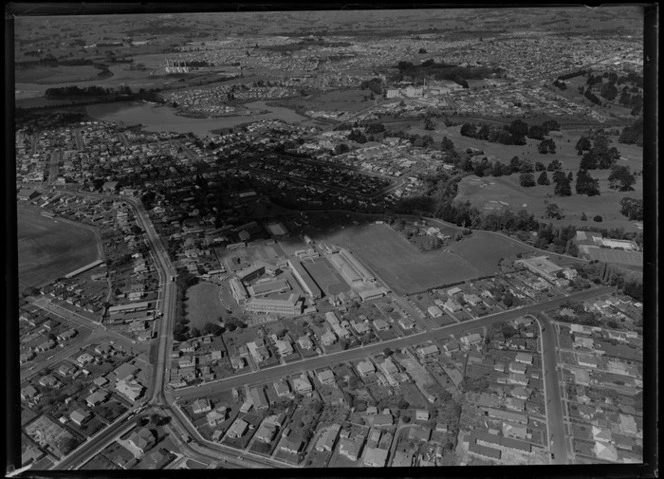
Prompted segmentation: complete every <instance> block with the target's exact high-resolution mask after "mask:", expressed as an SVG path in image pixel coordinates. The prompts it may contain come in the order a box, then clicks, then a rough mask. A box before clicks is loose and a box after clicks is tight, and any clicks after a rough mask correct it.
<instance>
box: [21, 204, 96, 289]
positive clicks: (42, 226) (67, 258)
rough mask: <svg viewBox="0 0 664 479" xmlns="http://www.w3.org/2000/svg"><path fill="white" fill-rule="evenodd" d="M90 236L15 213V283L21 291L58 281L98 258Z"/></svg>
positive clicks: (34, 215)
mask: <svg viewBox="0 0 664 479" xmlns="http://www.w3.org/2000/svg"><path fill="white" fill-rule="evenodd" d="M99 254H100V251H99V248H98V244H97V240H96V237H95V234H94V232H93V231H92V230H91V229H89V228H86V227H83V226H75V225H73V224H71V223H70V222H65V221H63V220H57V219H56V220H53V219H50V218H46V217H44V216H41V215H40V214H39V212H38V211H35V210H32V209H29V208H23V207H19V209H18V279H19V287H20V288H21V289H23V288H26V287H28V286H39V285H42V284H46V283H48V282H50V281H53V280H54V279H57V278H59V277H62V276H64V275H66V274H67V273H70V272H72V271H74V270H75V269H77V268H80V267H81V266H85V265H87V264H89V263H91V262H92V261H94V260H96V259H97V258H99V257H100V255H99Z"/></svg>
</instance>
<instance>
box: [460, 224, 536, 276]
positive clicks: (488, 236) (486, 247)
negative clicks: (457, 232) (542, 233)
mask: <svg viewBox="0 0 664 479" xmlns="http://www.w3.org/2000/svg"><path fill="white" fill-rule="evenodd" d="M447 249H448V250H449V251H450V252H452V253H455V254H458V255H460V256H462V257H464V258H466V259H467V260H468V261H470V262H471V263H472V264H473V265H474V266H475V267H476V268H477V269H479V270H480V271H481V272H482V273H483V274H485V275H489V274H496V273H498V272H500V268H499V266H498V265H499V263H500V260H501V258H507V257H509V256H513V255H516V254H518V253H527V252H530V251H534V249H533V248H530V247H528V246H526V245H524V244H522V243H519V242H516V241H513V240H510V239H509V238H505V237H504V236H501V235H498V234H495V233H491V232H489V231H473V234H472V235H471V236H470V237H468V238H464V239H463V240H461V241H457V242H455V243H452V244H451V245H450V247H449V248H447Z"/></svg>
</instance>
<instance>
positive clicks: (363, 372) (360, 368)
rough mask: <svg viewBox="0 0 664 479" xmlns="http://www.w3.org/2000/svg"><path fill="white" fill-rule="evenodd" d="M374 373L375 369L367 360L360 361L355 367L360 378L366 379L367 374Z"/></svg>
mask: <svg viewBox="0 0 664 479" xmlns="http://www.w3.org/2000/svg"><path fill="white" fill-rule="evenodd" d="M375 371H376V367H375V366H374V364H373V363H372V362H371V361H369V360H368V359H367V360H364V361H361V362H360V363H359V364H358V365H357V372H358V373H359V374H360V376H362V377H366V376H368V375H369V374H371V373H373V372H375Z"/></svg>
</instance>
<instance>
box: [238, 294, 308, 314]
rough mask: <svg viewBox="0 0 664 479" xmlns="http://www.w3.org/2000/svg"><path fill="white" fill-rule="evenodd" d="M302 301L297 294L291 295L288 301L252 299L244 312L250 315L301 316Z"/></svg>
mask: <svg viewBox="0 0 664 479" xmlns="http://www.w3.org/2000/svg"><path fill="white" fill-rule="evenodd" d="M303 303H304V302H303V301H302V300H301V299H300V298H299V297H298V295H297V294H295V293H293V294H291V295H290V296H289V297H288V299H268V298H252V299H251V300H250V301H249V302H247V304H246V306H245V310H246V311H247V312H251V313H265V314H269V313H274V314H284V315H288V316H298V315H300V314H302V306H303Z"/></svg>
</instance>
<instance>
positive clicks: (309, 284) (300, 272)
mask: <svg viewBox="0 0 664 479" xmlns="http://www.w3.org/2000/svg"><path fill="white" fill-rule="evenodd" d="M288 266H289V267H290V269H291V270H293V274H294V275H295V279H296V280H297V281H298V283H300V286H302V289H304V291H305V292H306V293H307V294H308V295H309V296H311V297H312V298H313V299H320V298H322V297H323V292H322V291H321V289H320V288H319V287H318V285H317V284H316V282H315V281H314V279H313V278H312V277H311V275H310V274H309V272H308V271H307V270H306V269H305V267H304V266H303V265H302V262H301V261H300V260H298V259H295V258H293V259H289V260H288Z"/></svg>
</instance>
